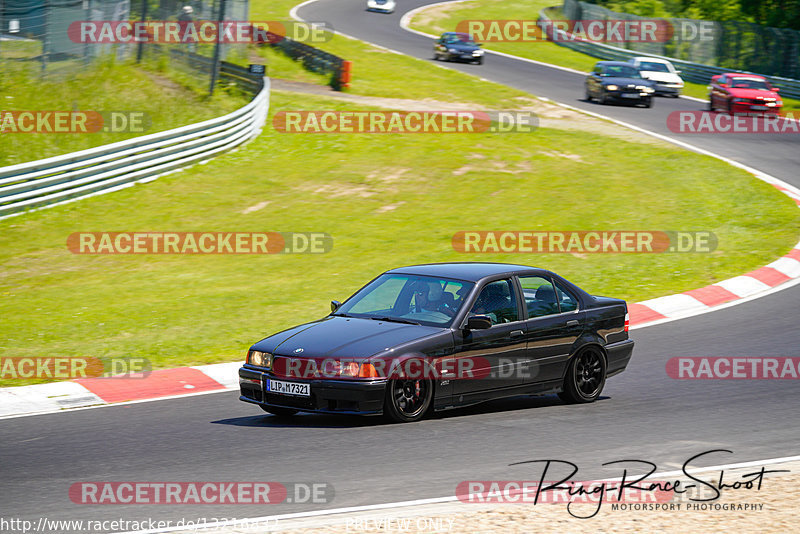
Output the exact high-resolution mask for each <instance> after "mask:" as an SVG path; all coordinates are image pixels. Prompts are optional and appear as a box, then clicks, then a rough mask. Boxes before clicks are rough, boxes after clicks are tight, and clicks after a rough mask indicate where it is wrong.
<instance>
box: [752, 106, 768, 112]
mask: <svg viewBox="0 0 800 534" xmlns="http://www.w3.org/2000/svg"><path fill="white" fill-rule="evenodd" d="M750 109H752V110H755V111H766V110H767V106H750Z"/></svg>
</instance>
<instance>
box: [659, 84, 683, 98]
mask: <svg viewBox="0 0 800 534" xmlns="http://www.w3.org/2000/svg"><path fill="white" fill-rule="evenodd" d="M653 89H655V90H656V93H655V94H657V95H679V94H681V89H683V86H682V85H677V84H661V83H657V84H656V86H655V87H653Z"/></svg>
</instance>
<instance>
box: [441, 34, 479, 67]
mask: <svg viewBox="0 0 800 534" xmlns="http://www.w3.org/2000/svg"><path fill="white" fill-rule="evenodd" d="M483 56H484V52H483V49H481V45H480V44H479V43H476V42H475V41H473V40H472V37H470V36H469V35H468V34H466V33H458V32H445V33H443V34H442V36H441V37H439V38H438V39H437V40H436V42H435V43H434V44H433V59H436V60H442V59H443V60H445V61H467V62H471V63H477V64H478V65H481V64H482V63H483Z"/></svg>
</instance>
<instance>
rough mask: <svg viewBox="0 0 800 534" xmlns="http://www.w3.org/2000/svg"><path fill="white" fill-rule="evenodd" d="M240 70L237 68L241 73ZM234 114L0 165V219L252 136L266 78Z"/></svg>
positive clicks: (162, 169) (260, 120) (177, 165)
mask: <svg viewBox="0 0 800 534" xmlns="http://www.w3.org/2000/svg"><path fill="white" fill-rule="evenodd" d="M240 74H241V73H240ZM259 79H260V83H258V92H257V94H256V95H255V97H254V98H253V100H252V101H250V102H249V103H248V104H247V105H245V106H244V107H241V108H239V109H237V110H236V111H234V112H232V113H228V114H227V115H223V116H222V117H217V118H214V119H209V120H206V121H203V122H198V123H195V124H190V125H188V126H183V127H180V128H175V129H173V130H167V131H164V132H158V133H154V134H150V135H145V136H142V137H137V138H135V139H128V140H126V141H120V142H118V143H112V144H109V145H103V146H99V147H95V148H90V149H87V150H82V151H80V152H73V153H71V154H64V155H61V156H55V157H52V158H47V159H41V160H37V161H29V162H26V163H20V164H18V165H11V166H8V167H0V218H4V217H8V216H12V215H18V214H19V213H20V212H24V211H26V210H31V209H38V208H42V207H48V206H50V205H53V204H57V203H61V202H64V201H67V200H75V199H78V198H82V197H86V196H90V195H95V194H98V193H101V192H102V193H107V192H110V191H114V190H117V189H121V188H123V187H129V186H131V185H133V184H134V183H135V182H145V181H151V180H155V179H156V178H158V177H159V176H162V175H164V174H167V173H170V172H174V171H177V170H180V169H182V168H183V167H186V166H188V165H192V164H194V163H197V162H199V161H203V160H207V159H209V158H211V157H213V156H214V155H216V154H219V153H221V152H224V151H226V150H229V149H231V148H233V147H235V146H237V145H240V144H242V143H244V142H246V141H248V140H250V139H252V138H254V137H256V136H257V135H258V134H259V133H260V132H261V129H262V128H263V126H264V123H265V122H266V118H267V111H268V109H269V90H270V83H269V78H260V77H259Z"/></svg>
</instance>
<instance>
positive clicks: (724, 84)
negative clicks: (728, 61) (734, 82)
mask: <svg viewBox="0 0 800 534" xmlns="http://www.w3.org/2000/svg"><path fill="white" fill-rule="evenodd" d="M719 86H720V87H728V84H727V83H721V84H719Z"/></svg>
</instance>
